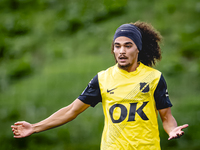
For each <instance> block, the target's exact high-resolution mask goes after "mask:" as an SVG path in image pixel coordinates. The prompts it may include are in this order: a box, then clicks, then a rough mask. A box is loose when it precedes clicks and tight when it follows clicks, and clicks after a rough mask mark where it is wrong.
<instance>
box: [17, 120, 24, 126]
mask: <svg viewBox="0 0 200 150" xmlns="http://www.w3.org/2000/svg"><path fill="white" fill-rule="evenodd" d="M24 123H25V121H18V122H16V123H15V125H16V126H18V125H23V124H24Z"/></svg>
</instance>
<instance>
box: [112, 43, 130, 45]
mask: <svg viewBox="0 0 200 150" xmlns="http://www.w3.org/2000/svg"><path fill="white" fill-rule="evenodd" d="M116 44H117V45H120V43H118V42H115V43H114V45H116ZM124 44H125V45H127V44H133V43H132V42H126V43H124Z"/></svg>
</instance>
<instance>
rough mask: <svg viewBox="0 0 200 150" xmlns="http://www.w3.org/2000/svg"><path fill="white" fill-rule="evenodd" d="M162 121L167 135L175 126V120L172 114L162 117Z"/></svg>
mask: <svg viewBox="0 0 200 150" xmlns="http://www.w3.org/2000/svg"><path fill="white" fill-rule="evenodd" d="M162 122H163V128H164V130H165V132H166V133H167V134H168V135H169V133H170V132H171V131H172V130H173V129H174V128H176V127H177V122H176V120H175V118H174V117H173V116H172V115H171V116H167V117H165V118H162Z"/></svg>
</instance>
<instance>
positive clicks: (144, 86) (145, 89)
mask: <svg viewBox="0 0 200 150" xmlns="http://www.w3.org/2000/svg"><path fill="white" fill-rule="evenodd" d="M140 91H141V92H142V93H147V92H149V84H148V83H146V82H141V83H140Z"/></svg>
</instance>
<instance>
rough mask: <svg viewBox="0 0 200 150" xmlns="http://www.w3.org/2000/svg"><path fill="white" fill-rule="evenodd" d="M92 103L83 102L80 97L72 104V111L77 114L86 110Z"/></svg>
mask: <svg viewBox="0 0 200 150" xmlns="http://www.w3.org/2000/svg"><path fill="white" fill-rule="evenodd" d="M89 106H90V105H88V104H85V103H83V102H82V101H81V100H79V99H78V98H77V99H76V100H75V101H74V102H73V103H72V104H71V107H70V111H71V113H73V114H74V115H75V116H77V115H79V114H80V113H82V112H83V111H85V110H86V109H87V108H88V107H89Z"/></svg>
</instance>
